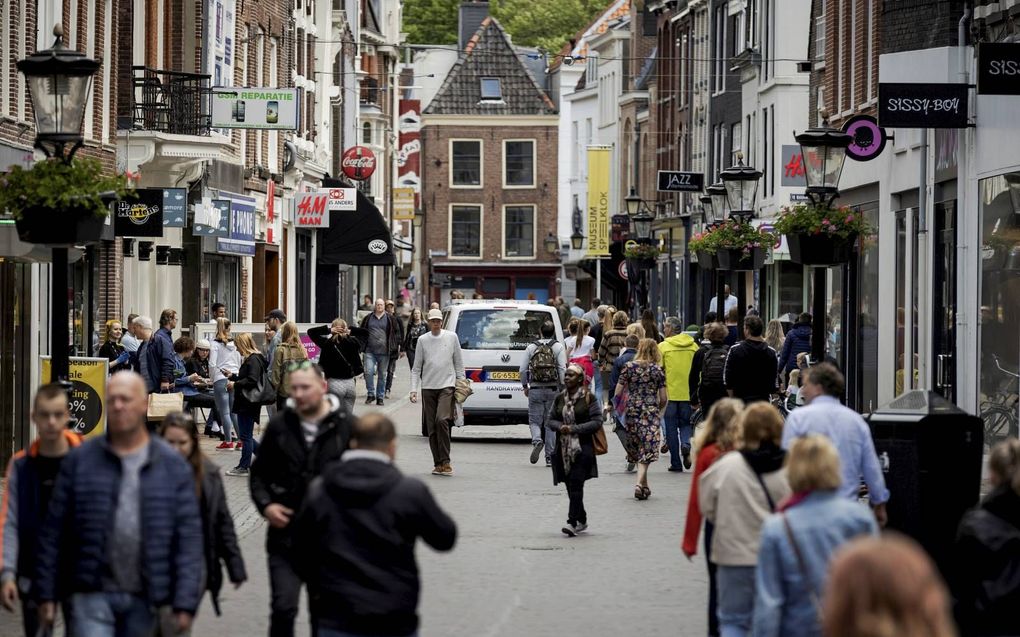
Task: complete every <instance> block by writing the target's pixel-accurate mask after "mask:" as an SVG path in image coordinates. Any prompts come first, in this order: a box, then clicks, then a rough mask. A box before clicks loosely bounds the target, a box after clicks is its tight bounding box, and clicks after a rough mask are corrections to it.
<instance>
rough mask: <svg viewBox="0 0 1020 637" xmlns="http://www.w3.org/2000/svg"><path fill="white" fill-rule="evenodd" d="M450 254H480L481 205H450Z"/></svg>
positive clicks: (478, 255)
mask: <svg viewBox="0 0 1020 637" xmlns="http://www.w3.org/2000/svg"><path fill="white" fill-rule="evenodd" d="M450 256H451V257H480V256H482V207H481V206H452V207H451V209H450Z"/></svg>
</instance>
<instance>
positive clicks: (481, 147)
mask: <svg viewBox="0 0 1020 637" xmlns="http://www.w3.org/2000/svg"><path fill="white" fill-rule="evenodd" d="M455 142H477V143H478V183H477V184H463V185H462V184H456V183H454V181H453V174H454V171H453V144H454V143H455ZM447 153H448V154H447V157H448V158H449V164H450V168H449V170H448V171H447V172H448V180H449V184H450V189H451V190H454V189H456V190H481V189H482V188H484V187H485V140H484V139H481V138H480V137H477V138H470V137H456V138H451V139H450V140H449V143H448V144H447Z"/></svg>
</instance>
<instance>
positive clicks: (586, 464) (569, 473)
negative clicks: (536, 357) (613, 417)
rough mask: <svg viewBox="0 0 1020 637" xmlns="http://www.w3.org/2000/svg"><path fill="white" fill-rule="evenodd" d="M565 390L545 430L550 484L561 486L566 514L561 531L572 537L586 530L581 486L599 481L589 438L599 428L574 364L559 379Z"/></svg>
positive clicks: (598, 413)
mask: <svg viewBox="0 0 1020 637" xmlns="http://www.w3.org/2000/svg"><path fill="white" fill-rule="evenodd" d="M563 382H564V385H565V386H566V389H565V390H564V391H563V393H561V394H560V395H559V396H557V397H556V402H554V403H553V408H552V413H550V414H549V420H548V421H547V424H546V426H547V427H548V428H549V431H548V432H547V433H548V435H554V434H555V436H556V446H555V447H554V448H553V455H552V472H553V484H559V483H561V482H565V483H566V484H567V496H568V497H569V498H570V510H569V512H568V513H567V524H566V526H564V527H563V529H562V531H563V533H564V534H565V535H567V536H568V537H574V536H575V535H577V534H578V533H580V532H582V531H584V530H585V529H587V528H588V514H587V512H586V511H585V510H584V483H585V482H586V481H587V480H590V479H591V478H597V477H599V468H598V464H597V463H596V462H595V446H594V443H593V441H592V437H593V436H594V434H595V432H597V431H598V430H599V428H600V427H602V405H601V403H600V401H599V400H598V399H596V398H595V396H593V395H592V394H591V393H590V392H589V391H588V390H587V389H586V388H585V387H584V368H582V367H581V366H580V365H578V364H576V363H571V364H570V365H568V366H567V370H566V373H564V375H563Z"/></svg>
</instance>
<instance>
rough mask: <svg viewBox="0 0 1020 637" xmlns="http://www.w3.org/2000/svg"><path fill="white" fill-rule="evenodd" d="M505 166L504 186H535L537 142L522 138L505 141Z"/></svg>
mask: <svg viewBox="0 0 1020 637" xmlns="http://www.w3.org/2000/svg"><path fill="white" fill-rule="evenodd" d="M503 167H504V168H503V170H504V172H503V185H504V186H509V187H525V186H534V185H535V142H534V141H533V140H522V139H508V140H506V141H505V142H503Z"/></svg>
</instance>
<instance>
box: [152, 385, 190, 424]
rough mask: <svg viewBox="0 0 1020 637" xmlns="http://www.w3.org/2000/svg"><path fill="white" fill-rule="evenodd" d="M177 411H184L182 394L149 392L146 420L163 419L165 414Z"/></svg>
mask: <svg viewBox="0 0 1020 637" xmlns="http://www.w3.org/2000/svg"><path fill="white" fill-rule="evenodd" d="M178 411H184V394H182V393H180V392H173V393H170V394H149V410H148V412H147V413H146V415H145V418H146V419H147V420H163V419H164V418H166V416H167V414H172V413H174V412H178Z"/></svg>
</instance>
